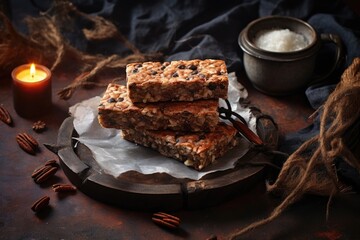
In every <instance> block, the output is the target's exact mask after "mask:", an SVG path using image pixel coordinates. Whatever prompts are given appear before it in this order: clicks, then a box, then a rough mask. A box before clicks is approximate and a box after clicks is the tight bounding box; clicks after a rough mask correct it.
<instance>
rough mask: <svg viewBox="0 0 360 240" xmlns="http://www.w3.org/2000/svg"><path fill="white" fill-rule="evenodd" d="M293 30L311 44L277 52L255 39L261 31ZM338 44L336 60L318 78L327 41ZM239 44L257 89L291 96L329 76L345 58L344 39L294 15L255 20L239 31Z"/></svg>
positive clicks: (249, 76) (247, 70) (247, 69)
mask: <svg viewBox="0 0 360 240" xmlns="http://www.w3.org/2000/svg"><path fill="white" fill-rule="evenodd" d="M275 29H276V30H278V29H289V30H290V31H291V32H294V33H297V34H301V35H302V36H304V37H305V39H306V40H307V42H308V45H307V46H306V47H304V48H302V49H300V50H296V51H288V52H275V51H268V50H264V49H261V48H259V47H258V46H256V45H255V39H256V37H257V36H258V35H259V33H260V32H261V31H264V30H265V31H266V30H275ZM325 42H330V43H333V44H335V46H336V59H335V61H334V63H333V65H332V67H331V68H330V69H329V71H327V72H326V73H324V74H323V75H322V76H317V77H314V68H315V66H316V58H317V55H318V52H319V50H320V48H321V46H322V44H323V43H325ZM238 43H239V45H240V47H241V49H242V50H243V51H244V56H243V60H244V68H245V71H246V74H247V76H248V78H249V80H250V81H251V83H252V84H253V86H254V87H255V88H257V89H258V90H260V91H262V92H264V93H266V94H270V95H289V94H292V93H294V92H296V91H298V90H300V89H302V88H303V87H305V86H306V85H308V84H309V83H310V82H311V83H314V82H318V81H321V80H322V79H325V78H327V77H328V76H329V75H330V74H331V73H332V72H333V71H334V70H335V69H336V68H337V66H338V65H339V63H340V61H341V59H342V57H343V48H342V42H341V39H340V37H339V36H337V35H335V34H320V36H319V34H318V33H317V32H316V31H315V29H314V28H313V27H312V26H311V25H310V24H308V23H306V22H304V21H302V20H300V19H297V18H292V17H284V16H269V17H263V18H259V19H257V20H254V21H252V22H251V23H249V25H247V27H246V28H245V29H244V30H243V31H242V32H241V33H240V34H239V38H238Z"/></svg>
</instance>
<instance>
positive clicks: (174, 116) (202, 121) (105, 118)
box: [98, 84, 219, 132]
mask: <svg viewBox="0 0 360 240" xmlns="http://www.w3.org/2000/svg"><path fill="white" fill-rule="evenodd" d="M98 113H99V115H98V120H99V123H100V124H101V125H102V126H103V127H106V128H117V129H129V128H135V129H149V130H164V129H170V130H174V131H190V132H200V131H207V132H208V131H213V130H214V129H215V127H216V125H217V124H218V122H219V113H218V100H213V99H211V100H197V101H193V102H159V103H132V102H131V101H130V99H129V98H128V94H127V90H126V87H125V86H122V85H117V84H109V85H108V88H107V90H106V92H105V94H104V96H103V98H102V99H101V101H100V106H99V107H98Z"/></svg>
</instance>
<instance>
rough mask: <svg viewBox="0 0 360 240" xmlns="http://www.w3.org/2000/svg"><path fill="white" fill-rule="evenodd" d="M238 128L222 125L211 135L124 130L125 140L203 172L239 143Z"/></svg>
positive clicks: (210, 133)
mask: <svg viewBox="0 0 360 240" xmlns="http://www.w3.org/2000/svg"><path fill="white" fill-rule="evenodd" d="M236 132H237V131H236V129H235V128H234V127H232V126H230V125H226V124H225V123H222V122H221V123H219V124H218V126H217V127H216V129H215V131H213V132H209V133H180V132H175V131H148V130H146V131H136V130H134V129H129V130H123V131H122V136H123V138H124V139H126V140H128V141H131V142H135V143H137V144H140V145H143V146H146V147H151V148H153V149H155V150H157V151H158V152H160V153H161V154H162V155H164V156H167V157H172V158H174V159H177V160H180V161H181V162H183V163H184V164H185V165H186V166H189V167H192V168H194V169H196V170H201V169H203V168H205V167H207V166H209V165H210V164H211V163H213V162H214V161H215V159H217V158H219V157H221V156H223V155H224V154H225V153H226V152H227V151H228V150H229V149H231V148H233V147H234V146H236V144H237V138H236Z"/></svg>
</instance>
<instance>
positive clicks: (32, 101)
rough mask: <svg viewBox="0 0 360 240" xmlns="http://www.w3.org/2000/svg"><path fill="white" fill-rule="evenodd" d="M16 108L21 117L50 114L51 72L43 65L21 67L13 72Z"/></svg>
mask: <svg viewBox="0 0 360 240" xmlns="http://www.w3.org/2000/svg"><path fill="white" fill-rule="evenodd" d="M11 75H12V78H13V100H14V108H15V110H16V112H17V113H18V114H19V116H22V117H30V118H32V117H37V116H40V115H43V114H46V113H49V111H50V110H51V106H52V101H51V98H52V97H51V72H50V70H49V69H48V68H46V67H45V66H42V65H36V67H35V65H32V66H31V65H30V64H26V65H21V66H19V67H17V68H15V69H14V70H13V72H12V74H11Z"/></svg>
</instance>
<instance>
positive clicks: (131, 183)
mask: <svg viewBox="0 0 360 240" xmlns="http://www.w3.org/2000/svg"><path fill="white" fill-rule="evenodd" d="M257 114H258V116H259V115H261V113H259V112H258V113H257ZM255 115H256V112H255ZM257 120H258V121H257V131H258V134H259V136H260V138H262V140H263V141H264V143H265V146H267V147H268V148H271V149H274V148H276V146H277V142H278V130H277V127H276V124H275V123H274V122H273V121H272V120H271V119H270V118H261V117H260V118H258V119H257ZM76 136H77V133H76V131H75V130H74V126H73V118H72V117H69V118H67V119H65V120H64V122H63V123H62V125H61V127H60V129H59V134H58V139H57V145H56V146H52V147H51V146H48V147H49V148H50V149H52V150H53V151H55V152H57V154H58V155H59V157H60V163H61V166H62V169H63V170H64V172H65V174H66V176H67V177H68V178H69V180H70V181H71V182H72V183H73V184H74V185H75V186H76V187H77V188H78V189H79V190H80V191H82V192H83V193H85V194H87V195H89V196H90V197H92V198H95V199H98V200H101V201H104V202H107V203H111V204H116V205H119V206H121V207H125V208H129V209H135V210H149V211H150V210H152V211H154V210H169V211H170V210H177V209H182V208H186V209H197V208H204V207H208V206H212V205H216V204H219V203H221V202H223V201H224V200H226V199H229V198H231V197H232V196H234V195H236V194H239V193H241V192H243V191H245V190H246V189H248V188H250V187H251V186H253V184H254V183H255V182H257V181H259V179H262V177H263V174H262V173H263V170H264V166H263V165H257V164H256V162H258V163H261V162H264V161H268V160H269V156H267V155H266V154H264V153H262V152H259V151H256V150H250V151H249V152H248V153H247V154H246V155H245V156H243V157H242V158H241V159H239V161H238V162H239V163H240V162H241V164H239V166H237V167H235V168H234V169H231V170H227V171H222V172H216V173H213V174H208V175H206V176H205V177H203V178H202V179H201V180H197V181H196V180H191V179H177V178H174V177H172V176H169V175H168V174H161V173H157V174H151V175H144V174H140V173H137V172H127V173H125V174H122V175H121V176H120V177H119V178H115V177H113V176H112V175H108V174H106V173H104V172H103V170H102V169H101V168H100V166H99V165H98V164H97V162H96V161H95V159H94V158H93V157H92V154H91V152H90V150H89V149H88V148H87V147H86V146H85V145H83V144H81V143H76V142H75V141H74V140H73V137H76ZM254 163H255V164H254Z"/></svg>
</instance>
